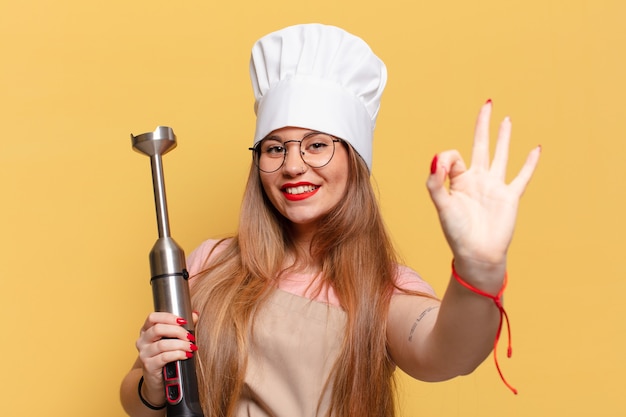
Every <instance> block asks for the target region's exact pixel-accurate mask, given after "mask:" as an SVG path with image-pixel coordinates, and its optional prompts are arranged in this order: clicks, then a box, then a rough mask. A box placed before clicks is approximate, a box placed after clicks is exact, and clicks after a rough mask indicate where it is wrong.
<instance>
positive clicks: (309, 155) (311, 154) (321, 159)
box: [249, 132, 341, 173]
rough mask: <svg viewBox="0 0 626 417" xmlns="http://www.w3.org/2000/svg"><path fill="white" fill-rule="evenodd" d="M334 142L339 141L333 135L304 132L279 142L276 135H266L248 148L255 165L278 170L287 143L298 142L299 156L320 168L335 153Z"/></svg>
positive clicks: (274, 170) (268, 170)
mask: <svg viewBox="0 0 626 417" xmlns="http://www.w3.org/2000/svg"><path fill="white" fill-rule="evenodd" d="M335 142H341V140H340V139H337V138H335V137H334V136H331V135H328V134H326V133H321V132H311V133H308V134H306V135H305V136H304V137H303V138H302V139H301V140H288V141H285V142H281V141H280V140H279V139H278V138H276V137H272V136H270V137H268V138H265V139H263V140H261V141H260V142H258V143H257V144H256V145H255V146H254V147H253V148H249V149H250V150H251V151H253V153H252V157H253V158H254V163H255V164H256V166H257V167H258V168H259V170H261V171H262V172H265V173H271V172H276V171H278V170H279V169H280V168H281V167H282V166H283V164H284V163H285V158H286V156H287V146H286V145H287V144H288V143H299V144H300V157H301V158H302V160H303V161H304V163H305V164H307V165H308V166H310V167H311V168H322V167H323V166H325V165H328V163H329V162H330V160H331V159H333V156H334V155H335Z"/></svg>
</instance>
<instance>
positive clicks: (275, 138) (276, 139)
mask: <svg viewBox="0 0 626 417" xmlns="http://www.w3.org/2000/svg"><path fill="white" fill-rule="evenodd" d="M312 133H321V134H323V135H327V133H324V132H320V131H319V130H310V131H308V132H307V133H305V134H304V135H302V137H301V138H300V139H286V140H285V142H286V141H290V140H302V139H304V138H305V137H306V136H309V135H310V134H312ZM329 136H330V135H329ZM266 139H267V140H275V141H278V142H281V143H282V142H283V138H281V137H280V136H278V135H271V136H266V137H264V138H263V139H261V140H266Z"/></svg>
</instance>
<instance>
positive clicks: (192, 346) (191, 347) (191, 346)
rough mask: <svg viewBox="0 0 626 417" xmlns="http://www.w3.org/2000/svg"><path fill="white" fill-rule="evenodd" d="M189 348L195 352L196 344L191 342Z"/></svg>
mask: <svg viewBox="0 0 626 417" xmlns="http://www.w3.org/2000/svg"><path fill="white" fill-rule="evenodd" d="M189 348H190V349H191V351H192V352H195V351H196V350H198V346H196V345H194V344H193V343H192V344H191V345H190V346H189Z"/></svg>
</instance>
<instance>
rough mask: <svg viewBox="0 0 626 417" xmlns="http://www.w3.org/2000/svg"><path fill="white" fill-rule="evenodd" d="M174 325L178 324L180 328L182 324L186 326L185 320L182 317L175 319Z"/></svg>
mask: <svg viewBox="0 0 626 417" xmlns="http://www.w3.org/2000/svg"><path fill="white" fill-rule="evenodd" d="M176 323H178V324H180V325H181V326H182V325H183V324H187V320H185V319H184V318H182V317H179V318H177V319H176Z"/></svg>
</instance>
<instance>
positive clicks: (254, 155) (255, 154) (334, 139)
mask: <svg viewBox="0 0 626 417" xmlns="http://www.w3.org/2000/svg"><path fill="white" fill-rule="evenodd" d="M315 135H326V136H328V137H330V138H331V139H332V142H333V153H332V154H331V155H330V158H328V161H326V162H325V163H324V164H322V165H317V166H316V165H311V164H310V163H308V162H307V161H305V159H304V155H305V152H303V151H302V142H303V141H304V140H306V139H307V138H309V137H311V136H315ZM265 139H268V138H267V137H266V138H263V139H261V140H260V141H258V142H257V143H256V145H254V146H253V147H252V148H248V150H250V151H252V159H253V161H254V165H256V167H257V168H258V169H259V171H261V172H265V173H266V174H271V173H272V172H276V171H278V170H279V169H281V168H282V167H283V165H285V161H286V160H287V147H286V146H285V145H286V144H288V143H294V142H296V143H298V144H299V148H300V159H302V162H304V163H305V164H306V165H308V166H310V167H311V168H323V167H325V166H326V165H328V164H330V161H332V160H333V157H334V156H335V150H336V149H337V148H336V147H335V143H337V142H343V141H342V140H341V139H339V138H338V137H336V136H333V135H330V134H328V133H324V132H318V131H314V132H309V133H307V134H306V135H304V136H303V137H302V139H300V140H295V139H292V140H286V141H284V142H282V145H283V160H282V162H281V163H280V165H279V166H278V167H277V168H276V169H274V170H272V171H266V170H264V169H261V164H260V162H259V160H260V158H261V149H259V147H260V145H261V143H262V142H263V141H264V140H265Z"/></svg>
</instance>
